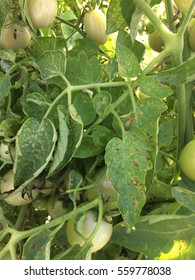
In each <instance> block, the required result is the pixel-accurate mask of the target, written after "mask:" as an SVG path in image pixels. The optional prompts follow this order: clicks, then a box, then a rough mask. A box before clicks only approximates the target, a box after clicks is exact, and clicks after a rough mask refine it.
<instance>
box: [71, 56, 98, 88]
mask: <svg viewBox="0 0 195 280" xmlns="http://www.w3.org/2000/svg"><path fill="white" fill-rule="evenodd" d="M100 72H101V66H100V64H99V61H98V59H97V57H96V56H93V57H90V58H88V56H87V55H86V53H85V52H84V51H82V52H80V54H79V56H78V58H75V57H68V59H67V67H66V78H67V79H68V80H69V82H70V83H71V84H73V85H82V84H84V85H86V84H91V83H96V82H97V81H98V79H99V77H100Z"/></svg>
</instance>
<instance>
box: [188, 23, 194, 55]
mask: <svg viewBox="0 0 195 280" xmlns="http://www.w3.org/2000/svg"><path fill="white" fill-rule="evenodd" d="M189 46H190V48H191V50H192V51H193V52H195V24H194V25H193V26H191V27H190V31H189Z"/></svg>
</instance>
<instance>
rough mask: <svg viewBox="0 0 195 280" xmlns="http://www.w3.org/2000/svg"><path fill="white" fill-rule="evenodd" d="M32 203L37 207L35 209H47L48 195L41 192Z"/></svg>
mask: <svg viewBox="0 0 195 280" xmlns="http://www.w3.org/2000/svg"><path fill="white" fill-rule="evenodd" d="M32 205H33V207H34V208H35V210H38V211H45V210H47V197H44V196H42V195H41V194H40V195H39V196H38V197H37V198H36V199H35V200H33V203H32Z"/></svg>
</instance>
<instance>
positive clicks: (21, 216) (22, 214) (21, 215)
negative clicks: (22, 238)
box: [13, 205, 28, 230]
mask: <svg viewBox="0 0 195 280" xmlns="http://www.w3.org/2000/svg"><path fill="white" fill-rule="evenodd" d="M27 209H28V205H24V206H22V207H21V208H20V211H19V214H18V217H17V220H16V223H15V225H14V227H13V228H15V229H17V230H19V229H20V227H21V225H22V224H23V222H24V218H25V215H26V210H27Z"/></svg>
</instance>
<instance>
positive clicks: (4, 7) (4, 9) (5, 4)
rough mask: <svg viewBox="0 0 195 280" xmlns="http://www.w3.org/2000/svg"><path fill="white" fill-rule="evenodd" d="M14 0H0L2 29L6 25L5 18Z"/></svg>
mask: <svg viewBox="0 0 195 280" xmlns="http://www.w3.org/2000/svg"><path fill="white" fill-rule="evenodd" d="M11 4H12V0H4V1H0V30H1V28H2V27H3V25H4V22H5V19H6V17H7V15H8V14H9V12H10V10H11Z"/></svg>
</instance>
